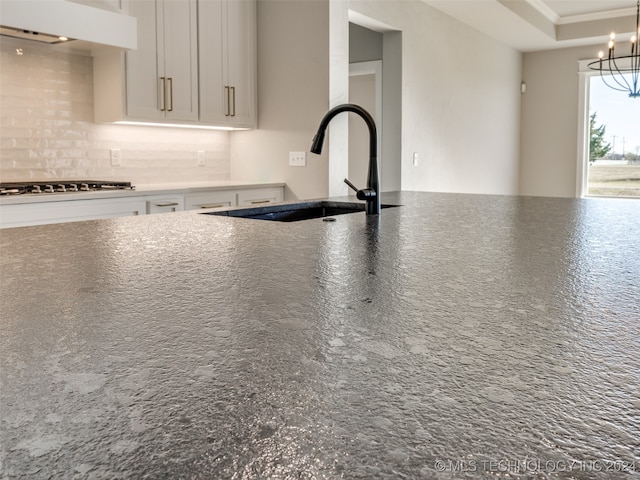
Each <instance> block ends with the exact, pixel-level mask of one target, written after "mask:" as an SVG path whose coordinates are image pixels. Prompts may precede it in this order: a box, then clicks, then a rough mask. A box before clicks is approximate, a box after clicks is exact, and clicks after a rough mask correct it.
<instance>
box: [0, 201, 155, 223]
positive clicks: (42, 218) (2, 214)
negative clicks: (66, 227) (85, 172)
mask: <svg viewBox="0 0 640 480" xmlns="http://www.w3.org/2000/svg"><path fill="white" fill-rule="evenodd" d="M144 214H145V203H144V201H143V200H138V199H109V200H106V199H105V200H77V201H65V202H50V203H45V202H43V203H28V204H19V205H2V206H1V207H0V219H1V222H0V227H1V228H5V227H24V226H28V225H45V224H49V223H66V222H79V221H83V220H97V219H101V218H116V217H125V216H129V215H144Z"/></svg>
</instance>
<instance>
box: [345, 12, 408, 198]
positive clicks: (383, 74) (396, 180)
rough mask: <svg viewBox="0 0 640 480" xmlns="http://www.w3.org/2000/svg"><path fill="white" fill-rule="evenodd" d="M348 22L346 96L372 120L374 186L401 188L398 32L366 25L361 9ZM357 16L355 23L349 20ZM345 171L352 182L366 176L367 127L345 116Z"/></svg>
mask: <svg viewBox="0 0 640 480" xmlns="http://www.w3.org/2000/svg"><path fill="white" fill-rule="evenodd" d="M352 17H353V18H351V21H350V22H349V87H348V88H349V102H350V103H355V104H358V105H360V106H362V107H363V108H364V109H365V110H367V111H368V112H369V113H371V115H372V116H373V118H374V119H375V121H376V126H377V130H378V159H379V162H380V165H379V168H380V187H381V190H382V191H383V192H389V191H399V190H401V158H402V157H401V148H402V146H401V141H402V140H401V120H400V119H401V101H402V84H401V79H402V33H401V32H400V31H397V30H390V29H387V28H376V27H371V28H370V25H367V26H365V25H362V24H367V23H368V22H367V19H366V18H365V17H364V16H362V15H355V14H353V15H352ZM354 19H357V20H359V21H360V22H361V23H362V24H360V23H355V21H356V20H354ZM348 131H349V135H348V139H349V140H348V142H349V150H348V151H349V154H348V159H349V160H348V163H349V165H348V172H349V178H350V179H351V181H352V182H354V183H355V184H356V185H361V184H362V185H363V184H365V182H366V179H367V171H368V165H369V151H368V144H369V142H368V135H369V133H368V130H367V127H366V125H365V124H364V123H363V122H362V121H360V119H358V118H356V117H354V116H350V117H349V126H348Z"/></svg>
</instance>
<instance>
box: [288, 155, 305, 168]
mask: <svg viewBox="0 0 640 480" xmlns="http://www.w3.org/2000/svg"><path fill="white" fill-rule="evenodd" d="M289 166H290V167H306V166H307V152H289Z"/></svg>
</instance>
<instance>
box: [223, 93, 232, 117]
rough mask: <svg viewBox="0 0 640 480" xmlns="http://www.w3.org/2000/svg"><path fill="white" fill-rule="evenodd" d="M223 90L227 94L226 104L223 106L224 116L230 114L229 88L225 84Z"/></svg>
mask: <svg viewBox="0 0 640 480" xmlns="http://www.w3.org/2000/svg"><path fill="white" fill-rule="evenodd" d="M224 91H225V93H226V94H227V104H226V105H225V107H224V116H225V117H228V116H229V115H231V89H230V88H229V86H228V85H225V87H224Z"/></svg>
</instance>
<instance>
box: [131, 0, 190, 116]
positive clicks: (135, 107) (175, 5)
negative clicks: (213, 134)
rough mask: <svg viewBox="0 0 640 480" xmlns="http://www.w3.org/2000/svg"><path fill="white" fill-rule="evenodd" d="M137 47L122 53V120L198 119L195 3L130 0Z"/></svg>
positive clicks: (165, 0) (183, 0)
mask: <svg viewBox="0 0 640 480" xmlns="http://www.w3.org/2000/svg"><path fill="white" fill-rule="evenodd" d="M129 14H130V15H133V16H135V17H136V19H137V21H138V49H137V50H133V51H130V52H127V53H126V85H127V117H128V118H129V119H131V120H147V121H148V120H151V121H162V120H168V121H185V120H186V121H197V120H198V73H197V72H198V65H197V62H198V31H197V2H196V0H164V1H163V0H158V1H154V0H135V1H131V2H129Z"/></svg>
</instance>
